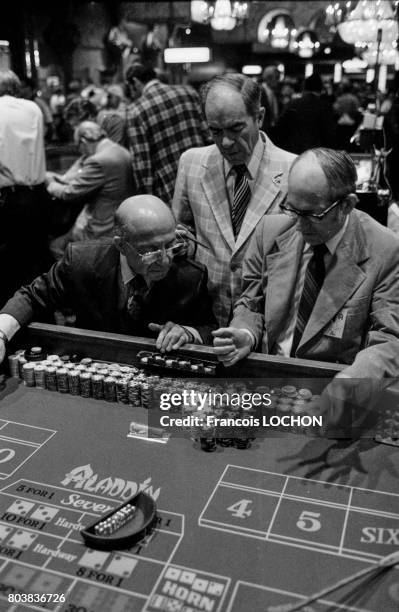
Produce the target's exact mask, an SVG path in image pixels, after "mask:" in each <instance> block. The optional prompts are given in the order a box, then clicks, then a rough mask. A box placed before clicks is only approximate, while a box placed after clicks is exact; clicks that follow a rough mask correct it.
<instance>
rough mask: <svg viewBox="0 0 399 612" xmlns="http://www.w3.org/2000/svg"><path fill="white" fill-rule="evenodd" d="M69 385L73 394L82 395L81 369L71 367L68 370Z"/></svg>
mask: <svg viewBox="0 0 399 612" xmlns="http://www.w3.org/2000/svg"><path fill="white" fill-rule="evenodd" d="M68 386H69V393H70V394H71V395H80V374H79V370H76V369H75V368H71V369H70V370H69V371H68Z"/></svg>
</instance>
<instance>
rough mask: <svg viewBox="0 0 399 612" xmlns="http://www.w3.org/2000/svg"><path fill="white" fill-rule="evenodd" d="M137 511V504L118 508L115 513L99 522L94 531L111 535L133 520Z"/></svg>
mask: <svg viewBox="0 0 399 612" xmlns="http://www.w3.org/2000/svg"><path fill="white" fill-rule="evenodd" d="M135 512H136V506H133V504H126V506H124V507H123V508H121V509H120V510H117V512H115V513H114V514H112V515H111V516H109V517H108V518H107V519H105V520H104V521H101V522H100V523H97V525H95V527H94V532H95V534H96V535H101V536H104V535H111V534H112V533H115V531H117V530H118V529H120V528H121V527H123V525H126V523H128V522H129V521H130V520H132V518H133V516H134V514H135Z"/></svg>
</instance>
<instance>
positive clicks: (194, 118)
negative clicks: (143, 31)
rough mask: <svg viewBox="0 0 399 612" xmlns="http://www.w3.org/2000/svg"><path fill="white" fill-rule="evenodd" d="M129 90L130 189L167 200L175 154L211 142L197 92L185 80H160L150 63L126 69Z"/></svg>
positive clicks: (170, 196) (172, 182) (169, 199)
mask: <svg viewBox="0 0 399 612" xmlns="http://www.w3.org/2000/svg"><path fill="white" fill-rule="evenodd" d="M126 80H127V81H128V83H129V85H130V88H131V90H132V93H133V95H135V93H134V92H136V95H138V96H139V97H138V98H137V99H136V100H135V101H134V102H132V104H130V105H129V106H128V109H127V137H128V145H129V148H130V152H131V155H132V165H133V179H134V183H135V189H136V193H152V194H153V195H156V196H158V197H159V198H161V200H163V201H164V202H165V203H166V204H168V205H169V206H171V204H172V199H173V190H174V186H175V180H176V175H177V167H178V163H179V158H180V156H181V154H182V153H184V151H186V150H187V149H189V148H190V147H200V146H204V145H207V144H209V143H210V142H211V138H210V134H209V131H208V127H207V124H206V122H205V120H204V118H203V116H202V112H201V104H200V100H199V96H198V94H197V93H196V92H195V91H194V89H192V88H191V87H189V86H186V85H168V84H166V83H162V82H161V81H160V80H159V79H158V78H157V74H156V72H155V70H154V69H153V68H152V67H151V66H150V65H144V64H137V63H136V64H133V65H132V66H131V67H130V68H129V69H128V71H127V73H126Z"/></svg>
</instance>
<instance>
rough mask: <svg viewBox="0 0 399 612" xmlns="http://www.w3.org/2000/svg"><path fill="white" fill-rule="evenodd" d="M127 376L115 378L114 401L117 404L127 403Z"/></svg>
mask: <svg viewBox="0 0 399 612" xmlns="http://www.w3.org/2000/svg"><path fill="white" fill-rule="evenodd" d="M128 384H129V379H128V378H124V377H121V378H117V380H116V383H115V389H116V401H117V402H118V404H128V403H129V393H128Z"/></svg>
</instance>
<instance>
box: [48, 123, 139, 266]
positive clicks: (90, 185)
mask: <svg viewBox="0 0 399 612" xmlns="http://www.w3.org/2000/svg"><path fill="white" fill-rule="evenodd" d="M75 142H76V144H77V145H78V148H79V151H80V153H81V157H80V158H79V159H78V160H77V161H76V162H75V163H74V164H73V165H72V167H71V168H70V169H69V170H68V171H67V172H66V173H65V174H64V175H63V176H58V175H57V174H55V173H53V172H48V173H47V175H46V183H47V191H48V192H49V194H50V195H51V196H52V197H53V198H58V199H59V200H63V201H64V202H66V203H68V202H71V203H72V202H82V203H83V204H84V207H83V209H82V211H81V213H80V215H79V216H78V218H77V219H76V221H75V224H74V226H73V227H72V229H71V230H70V231H69V232H67V233H66V234H64V235H63V236H59V237H58V238H55V239H54V240H53V241H52V242H51V244H50V250H51V252H52V254H53V256H54V257H55V259H59V258H60V257H62V255H63V253H64V251H65V249H66V246H67V244H68V243H69V242H76V241H80V240H91V239H97V238H102V237H104V236H112V230H113V227H114V216H115V211H116V209H117V208H118V206H119V204H120V203H121V202H122V201H123V200H125V199H126V198H127V197H128V196H130V195H132V192H133V181H132V168H131V160H130V155H129V152H128V151H127V150H126V149H125V148H124V147H121V146H120V145H118V144H116V143H115V142H112V140H109V139H108V138H106V137H105V133H104V132H103V131H102V129H101V128H100V126H99V125H97V124H96V123H94V122H93V121H83V122H82V123H80V124H79V125H78V127H77V128H76V131H75Z"/></svg>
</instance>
